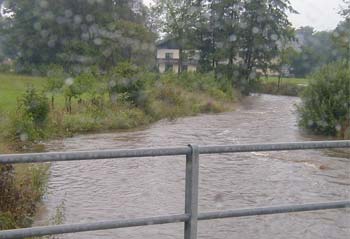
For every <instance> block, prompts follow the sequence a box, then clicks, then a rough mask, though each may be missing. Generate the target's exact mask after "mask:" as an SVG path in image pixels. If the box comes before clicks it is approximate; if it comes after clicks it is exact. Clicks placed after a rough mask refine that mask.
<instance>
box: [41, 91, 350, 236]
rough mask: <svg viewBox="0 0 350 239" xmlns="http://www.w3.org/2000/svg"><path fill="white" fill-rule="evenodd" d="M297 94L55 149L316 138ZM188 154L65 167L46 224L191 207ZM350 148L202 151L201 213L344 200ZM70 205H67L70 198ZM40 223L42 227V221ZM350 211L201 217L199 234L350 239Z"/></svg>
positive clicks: (177, 227)
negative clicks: (60, 213) (303, 120)
mask: <svg viewBox="0 0 350 239" xmlns="http://www.w3.org/2000/svg"><path fill="white" fill-rule="evenodd" d="M297 102H298V99H297V98H293V97H282V96H270V95H261V96H258V95H256V96H252V97H249V98H247V99H246V100H245V101H244V102H243V103H242V105H241V106H239V108H238V109H237V110H236V111H235V112H229V113H223V114H219V115H201V116H197V117H189V118H183V119H178V120H175V121H171V122H169V121H161V122H159V123H156V124H154V125H152V126H150V127H149V128H147V129H144V130H139V131H134V132H122V133H108V134H94V135H82V136H77V137H74V138H69V139H64V140H58V141H52V142H49V143H48V144H47V150H48V151H62V150H64V151H71V150H74V151H76V150H94V149H125V148H140V147H162V146H184V145H187V144H189V143H192V144H198V145H213V144H214V145H224V144H238V143H269V142H291V141H303V140H310V138H305V137H304V136H302V135H301V133H300V132H299V130H298V127H297V124H296V112H295V104H296V103H297ZM184 159H185V157H184V156H182V157H160V158H144V159H117V160H100V161H85V162H68V163H55V164H53V165H52V167H51V176H50V180H49V185H48V187H49V188H48V194H47V198H46V199H45V203H44V208H45V209H46V210H44V212H42V213H41V215H40V218H41V219H40V220H42V221H46V222H47V221H48V220H49V218H52V217H53V215H55V213H56V208H57V207H59V206H60V205H63V207H64V211H65V212H64V214H65V220H64V221H63V222H64V223H82V222H95V221H101V220H102V221H103V220H111V219H126V218H137V217H148V216H159V215H167V214H181V213H183V209H184V182H185V181H184V176H185V170H184V169H185V160H184ZM349 189H350V160H349V157H348V156H347V154H346V153H340V156H339V155H337V156H336V155H335V154H334V152H333V151H329V150H328V151H327V150H309V151H293V152H266V153H242V154H230V155H211V156H205V155H202V156H200V189H199V204H200V205H199V210H200V212H205V211H212V210H225V209H239V208H245V207H255V206H270V205H280V204H288V203H309V202H320V201H333V200H344V199H348V198H349V196H350V195H349V193H350V190H349ZM62 202H63V204H62ZM40 220H39V222H38V224H40ZM349 228H350V215H349V210H330V211H319V212H308V213H295V214H283V215H273V216H258V217H249V218H239V219H225V220H213V221H206V222H200V223H199V232H198V233H199V238H218V239H223V238H227V239H228V238H268V239H270V238H288V239H290V238H304V239H306V238H314V239H319V238H327V239H331V238H337V239H339V238H344V239H345V238H346V239H347V238H350V229H349ZM62 238H72V239H88V238H94V239H95V238H97V239H114V238H183V224H182V223H178V224H169V225H162V226H156V225H153V226H147V227H140V228H129V229H117V230H109V231H100V232H89V233H78V234H70V235H66V236H62Z"/></svg>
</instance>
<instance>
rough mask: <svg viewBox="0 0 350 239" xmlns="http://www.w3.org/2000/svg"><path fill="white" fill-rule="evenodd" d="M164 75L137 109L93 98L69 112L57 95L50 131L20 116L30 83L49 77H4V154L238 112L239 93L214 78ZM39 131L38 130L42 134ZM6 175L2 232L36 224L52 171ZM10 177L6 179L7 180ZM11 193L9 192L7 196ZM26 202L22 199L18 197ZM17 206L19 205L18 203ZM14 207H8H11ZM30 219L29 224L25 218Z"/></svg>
mask: <svg viewBox="0 0 350 239" xmlns="http://www.w3.org/2000/svg"><path fill="white" fill-rule="evenodd" d="M199 76H200V75H186V76H184V78H181V79H180V78H178V77H177V76H175V75H163V76H160V79H158V80H157V81H152V83H151V84H150V85H148V86H147V87H146V88H145V91H144V92H143V94H144V96H145V97H144V99H143V100H142V102H141V103H142V104H139V105H135V104H133V103H131V102H130V101H128V100H127V99H126V97H127V96H126V95H124V96H123V95H122V96H120V97H119V98H118V100H117V101H116V102H109V101H108V98H109V96H108V95H103V98H102V99H101V98H100V99H99V101H98V102H97V103H96V102H92V101H90V100H89V96H87V95H86V96H85V95H84V96H82V97H81V98H82V99H81V101H74V102H73V103H72V105H71V112H67V111H66V108H65V102H64V97H63V96H62V95H58V96H56V99H55V102H56V103H55V106H54V107H53V106H51V108H50V112H49V114H48V119H47V121H46V125H45V127H44V128H39V129H37V128H34V127H33V126H32V125H31V124H28V123H27V122H25V119H23V118H21V115H20V114H18V112H17V105H18V102H19V101H21V97H23V96H22V95H23V93H24V91H25V89H26V88H27V85H29V84H31V83H33V85H34V87H35V88H36V89H37V92H41V91H42V90H43V89H44V88H45V84H46V81H47V79H46V78H40V77H27V76H18V75H2V76H1V77H0V78H1V79H4V80H3V81H2V83H3V84H4V86H5V87H3V88H1V89H0V94H1V95H4V96H5V98H6V102H5V103H2V104H1V105H0V110H1V111H2V112H3V114H2V115H1V118H0V128H1V131H0V132H1V133H0V153H1V154H3V153H13V152H23V151H25V152H28V151H31V150H32V151H38V150H39V151H40V148H36V149H34V150H33V147H34V146H36V145H40V142H41V141H43V140H49V139H55V138H65V137H71V136H73V135H75V134H82V133H92V132H93V133H98V132H108V131H118V130H126V129H135V128H138V127H142V126H146V125H150V124H152V123H154V122H156V121H158V120H161V119H175V118H178V117H184V116H193V115H197V114H200V113H219V112H224V111H230V110H233V109H234V103H235V102H236V101H237V96H236V95H235V94H234V91H233V90H231V91H227V92H224V91H223V90H221V89H220V88H219V87H218V85H216V84H215V83H213V79H212V78H210V76H202V77H199ZM37 131H38V132H37ZM0 169H1V171H0V172H1V174H2V175H5V176H4V180H3V183H4V185H3V188H4V189H5V186H6V190H7V191H11V192H10V193H8V195H9V197H6V198H4V197H3V198H1V200H2V202H1V203H0V206H1V205H3V208H4V209H5V210H2V211H1V213H0V229H8V228H16V227H26V226H28V225H30V223H31V218H32V216H33V215H34V212H35V208H36V205H37V203H38V202H40V200H41V198H42V196H43V195H44V193H45V190H44V189H45V188H46V186H45V185H46V181H47V180H46V178H47V176H48V173H49V172H48V167H47V166H43V167H41V166H40V167H38V166H34V165H20V166H15V167H11V166H10V167H4V166H0ZM5 179H6V180H5ZM0 188H1V187H0ZM5 192H6V191H5V190H4V194H2V195H5ZM18 195H19V197H20V200H16V198H15V197H16V196H18ZM11 202H16V203H15V204H13V203H11ZM6 205H8V206H6ZM23 218H26V220H24V221H23V220H22V219H23Z"/></svg>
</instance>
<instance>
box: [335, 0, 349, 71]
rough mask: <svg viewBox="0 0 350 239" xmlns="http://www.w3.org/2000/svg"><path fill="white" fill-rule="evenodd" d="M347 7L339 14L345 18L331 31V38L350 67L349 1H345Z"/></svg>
mask: <svg viewBox="0 0 350 239" xmlns="http://www.w3.org/2000/svg"><path fill="white" fill-rule="evenodd" d="M344 3H345V4H347V7H346V8H344V9H343V10H342V11H341V12H340V14H341V15H342V16H343V17H344V18H345V20H344V21H342V22H340V23H339V24H338V26H337V28H336V29H335V31H334V33H333V40H334V42H335V44H336V46H337V47H338V49H339V50H340V52H341V55H342V58H343V59H344V60H345V62H346V64H347V66H348V67H350V1H345V0H344Z"/></svg>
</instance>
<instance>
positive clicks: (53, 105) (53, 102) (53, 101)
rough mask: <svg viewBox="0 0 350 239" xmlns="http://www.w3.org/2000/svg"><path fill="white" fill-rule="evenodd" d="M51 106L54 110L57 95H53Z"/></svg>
mask: <svg viewBox="0 0 350 239" xmlns="http://www.w3.org/2000/svg"><path fill="white" fill-rule="evenodd" d="M51 108H52V109H53V110H54V109H55V96H53V95H52V96H51Z"/></svg>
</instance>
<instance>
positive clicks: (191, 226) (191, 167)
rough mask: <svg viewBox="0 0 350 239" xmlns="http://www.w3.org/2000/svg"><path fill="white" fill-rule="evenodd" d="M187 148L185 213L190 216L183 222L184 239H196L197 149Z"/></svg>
mask: <svg viewBox="0 0 350 239" xmlns="http://www.w3.org/2000/svg"><path fill="white" fill-rule="evenodd" d="M189 147H190V148H191V152H190V153H189V154H187V155H186V189H185V213H186V214H188V215H190V219H189V221H187V222H185V230H184V233H185V237H184V238H185V239H197V224H198V175H199V149H198V146H196V145H189Z"/></svg>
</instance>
